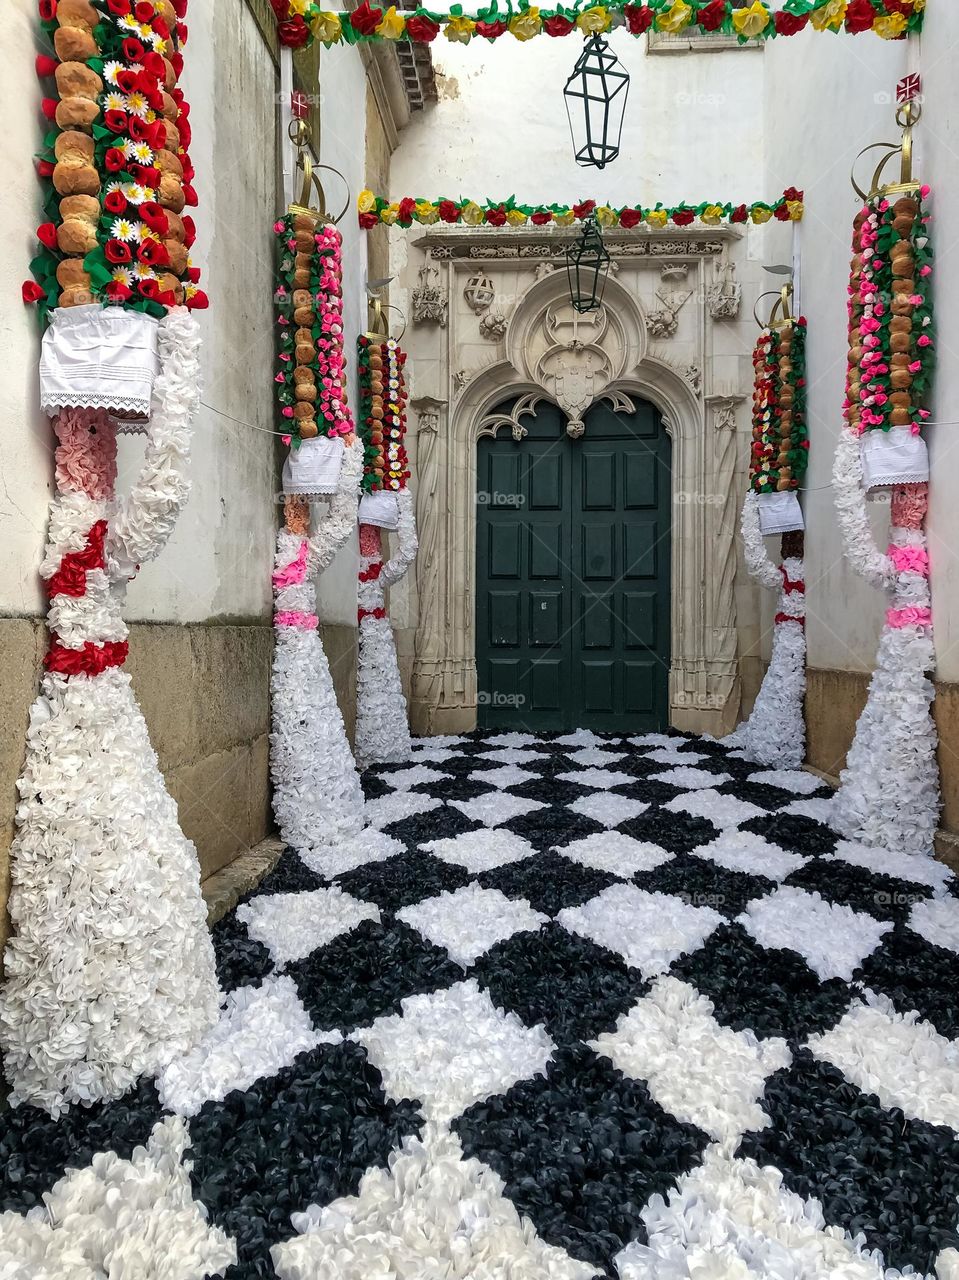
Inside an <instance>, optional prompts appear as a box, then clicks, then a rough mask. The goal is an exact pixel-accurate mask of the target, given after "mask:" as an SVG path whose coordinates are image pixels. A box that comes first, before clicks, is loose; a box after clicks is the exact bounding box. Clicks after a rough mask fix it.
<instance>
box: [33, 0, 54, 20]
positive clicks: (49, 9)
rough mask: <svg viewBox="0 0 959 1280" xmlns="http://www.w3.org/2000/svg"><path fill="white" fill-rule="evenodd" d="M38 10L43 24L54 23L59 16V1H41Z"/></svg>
mask: <svg viewBox="0 0 959 1280" xmlns="http://www.w3.org/2000/svg"><path fill="white" fill-rule="evenodd" d="M38 8H39V10H40V21H41V22H52V21H53V20H54V18H55V17H56V16H57V0H40V4H39V5H38Z"/></svg>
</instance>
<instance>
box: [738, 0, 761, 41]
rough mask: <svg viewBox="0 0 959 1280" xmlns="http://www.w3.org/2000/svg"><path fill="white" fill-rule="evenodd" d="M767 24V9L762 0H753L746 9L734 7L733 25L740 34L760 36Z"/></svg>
mask: <svg viewBox="0 0 959 1280" xmlns="http://www.w3.org/2000/svg"><path fill="white" fill-rule="evenodd" d="M768 25H769V10H768V9H767V8H766V6H765V5H764V4H763V3H762V0H753V3H752V4H751V5H750V6H749V8H748V9H736V10H735V11H734V13H733V26H734V27H735V28H736V32H737V34H739V35H741V36H760V35H762V33H763V32H764V31H765V30H766V27H767V26H768Z"/></svg>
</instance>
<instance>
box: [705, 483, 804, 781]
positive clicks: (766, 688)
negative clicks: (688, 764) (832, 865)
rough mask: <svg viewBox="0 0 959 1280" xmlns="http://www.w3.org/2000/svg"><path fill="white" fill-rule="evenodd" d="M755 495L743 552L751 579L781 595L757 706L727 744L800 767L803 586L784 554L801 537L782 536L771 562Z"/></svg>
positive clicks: (798, 564)
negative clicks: (776, 560)
mask: <svg viewBox="0 0 959 1280" xmlns="http://www.w3.org/2000/svg"><path fill="white" fill-rule="evenodd" d="M758 497H759V495H758V494H755V493H752V492H750V493H748V494H747V495H746V501H745V503H744V504H743V515H742V537H743V553H744V557H745V561H746V568H747V570H748V571H749V574H750V576H751V577H752V578H755V580H756V581H757V582H758V583H759V584H760V585H761V586H763V587H766V588H767V589H768V590H770V591H778V592H779V607H778V609H777V612H776V621H775V630H774V632H773V644H772V653H771V655H770V660H769V666H768V668H767V669H766V674H765V676H764V677H763V682H762V685H761V687H760V690H759V693H758V695H757V697H756V702H755V705H754V706H753V709H752V712H751V714H750V716H749V718H748V720H745V721H743V723H742V724H741V725H739V727H738V728H737V729H736V730H735V732H734V733H732V734H730V735H729V736H728V737H727V738H726V739H725V742H726V744H727V745H728V746H735V747H739V748H740V749H741V750H742V751H744V752H745V753H746V754H747V755H748V756H749V758H750V759H751V760H755V761H757V762H758V763H759V764H768V765H777V766H780V767H782V768H784V769H798V768H799V766H800V765H801V764H802V762H803V760H804V759H805V755H806V720H805V716H804V714H803V698H804V697H805V693H806V584H805V582H804V580H803V574H804V570H803V560H802V557H801V556H800V555H789V554H787V553H788V552H789V551H790V550H793V549H795V550H797V551H798V550H800V549H801V545H802V534H801V533H798V532H790V533H786V534H784V535H783V552H784V555H783V561H782V564H781V565H779V566H778V567H777V566H776V565H775V564H773V562H772V561H771V560H770V558H769V556H768V555H767V554H766V547H765V544H764V542H763V535H762V530H761V529H760V525H759V503H758Z"/></svg>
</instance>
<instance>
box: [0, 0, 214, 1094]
mask: <svg viewBox="0 0 959 1280" xmlns="http://www.w3.org/2000/svg"><path fill="white" fill-rule="evenodd" d="M185 13H186V0H175V3H172V2H171V0H149V2H147V3H142V4H137V5H136V7H135V11H134V8H133V6H131V5H130V4H125V3H124V2H123V0H110V3H109V4H105V5H99V6H94V5H93V4H91V3H86V2H85V0H74V2H73V3H70V4H66V3H64V4H60V5H59V6H58V5H57V4H55V3H49V2H44V3H42V4H41V6H40V15H41V20H42V27H43V31H44V33H45V34H46V36H47V37H49V39H50V41H51V42H52V48H53V52H54V55H55V56H41V57H40V58H38V60H37V71H38V74H39V75H40V76H41V77H43V78H50V79H52V80H53V82H54V83H55V88H56V93H57V97H56V98H47V99H45V100H44V104H43V106H44V111H45V113H46V115H47V116H48V117H49V118H50V120H51V121H52V122H53V127H52V130H51V133H50V135H49V136H48V139H47V142H46V144H45V148H44V151H43V153H42V155H41V161H40V166H39V172H40V175H41V177H42V178H43V179H44V181H45V183H46V185H47V192H46V199H45V209H46V211H47V215H48V217H49V218H50V221H49V222H45V223H43V224H42V225H41V226H40V228H39V229H38V238H39V240H40V243H41V246H42V247H41V252H40V253H39V255H38V256H37V257H36V258H35V259H34V261H33V263H32V264H31V266H32V270H33V274H34V277H35V280H34V282H30V283H29V284H26V285H24V290H23V293H24V299H25V300H26V301H32V302H36V303H38V304H39V311H40V315H41V318H42V319H43V321H44V322H48V327H47V329H46V332H45V333H44V337H43V351H42V357H41V365H40V400H41V403H42V405H43V407H44V408H45V409H46V411H47V412H48V413H49V414H50V415H51V417H52V418H53V427H54V431H55V433H56V436H57V441H58V444H57V448H56V454H55V457H56V475H55V479H56V496H55V499H54V501H53V504H52V506H51V510H50V526H49V531H48V537H47V549H46V555H45V557H44V560H43V562H42V564H41V566H40V573H41V576H42V578H43V580H44V582H45V584H46V588H47V593H48V595H49V599H50V606H49V612H48V625H49V630H50V647H49V651H48V653H47V655H46V659H45V663H44V665H45V667H46V674H45V675H44V677H43V680H42V684H41V689H40V695H39V697H38V698H37V700H36V701H35V703H34V704H33V706H32V708H31V712H30V724H29V729H28V734H27V747H26V758H25V762H24V768H23V773H22V775H21V777H20V778H19V780H18V784H17V785H18V790H19V792H20V800H21V802H20V806H19V808H18V810H17V831H16V835H15V837H14V841H13V846H12V849H11V881H12V883H11V892H10V915H11V920H12V923H13V933H12V936H11V938H10V941H9V943H8V945H7V949H6V954H5V956H4V962H5V982H4V986H3V989H2V991H0V1049H2V1051H3V1059H4V1070H5V1072H6V1075H7V1077H8V1079H9V1081H10V1084H11V1086H12V1090H11V1099H12V1101H13V1102H14V1103H15V1104H17V1103H21V1102H26V1101H29V1102H32V1103H35V1104H36V1105H38V1106H41V1107H45V1108H46V1109H48V1110H49V1111H51V1112H52V1113H54V1114H57V1113H59V1112H60V1111H61V1110H63V1108H64V1107H66V1106H68V1105H69V1104H71V1103H76V1102H81V1103H89V1102H93V1101H96V1100H99V1099H109V1098H116V1097H118V1096H119V1095H120V1094H122V1093H123V1092H124V1091H125V1090H127V1089H128V1088H129V1087H130V1086H131V1085H133V1084H134V1083H135V1082H136V1080H137V1079H138V1078H139V1076H141V1075H142V1074H144V1073H150V1074H153V1073H155V1072H157V1071H158V1070H159V1069H160V1068H161V1067H162V1066H164V1065H165V1064H166V1063H167V1062H169V1061H170V1060H171V1059H172V1058H173V1057H175V1056H176V1055H178V1054H180V1053H183V1052H184V1051H186V1050H188V1049H190V1048H192V1047H193V1046H194V1045H195V1044H196V1043H197V1041H198V1040H199V1039H200V1038H201V1037H202V1036H203V1034H204V1033H205V1032H206V1030H207V1029H208V1028H209V1026H210V1025H211V1024H212V1023H213V1022H214V1021H215V1019H216V1016H217V1008H218V1003H219V991H218V988H217V984H216V976H215V967H214V957H213V949H212V946H211V943H210V937H209V933H208V931H207V928H206V910H205V907H204V904H203V900H202V897H201V894H200V883H199V865H198V861H197V856H196V850H195V848H194V847H193V845H192V843H191V842H190V841H189V840H187V839H186V838H185V837H184V835H183V833H182V832H181V831H180V828H179V825H178V822H177V814H176V807H175V805H174V803H173V800H172V799H171V797H170V795H169V793H168V792H167V790H166V787H165V785H164V782H163V778H162V776H161V774H160V770H159V767H158V764H157V758H156V754H155V753H154V751H153V749H152V747H151V746H150V741H149V737H148V734H147V728H146V725H145V723H144V720H143V716H142V715H141V713H140V710H139V708H138V706H137V704H136V701H135V699H134V696H133V691H132V689H131V687H130V678H129V676H128V675H126V673H125V672H124V671H123V669H122V668H123V663H124V661H125V659H126V656H127V628H126V625H125V623H124V621H123V618H122V615H121V603H122V600H123V595H124V589H125V586H126V584H127V582H128V581H129V580H130V579H131V578H132V577H133V576H134V575H135V574H136V572H137V570H138V569H139V567H140V565H142V564H143V563H145V562H146V561H148V560H150V559H152V558H153V557H155V556H156V555H158V554H159V552H160V551H161V550H162V548H163V547H164V545H165V544H166V541H167V539H168V538H169V536H170V533H171V532H172V530H173V526H174V524H175V522H176V518H177V515H178V512H179V510H180V508H181V506H182V505H183V503H184V501H185V500H186V497H187V494H188V492H189V479H188V474H187V465H188V461H189V448H190V439H191V429H192V421H193V417H194V415H195V413H196V410H197V407H198V404H199V346H200V339H199V329H198V326H197V323H196V321H195V319H194V318H193V317H192V315H191V314H190V312H189V310H188V309H187V308H189V307H199V306H204V305H205V304H206V298H205V296H204V295H203V294H202V293H201V292H200V291H199V290H198V289H197V288H196V280H197V275H198V273H197V272H196V270H195V268H194V267H193V266H192V264H191V262H190V257H189V245H190V244H191V243H192V240H193V236H194V234H195V232H194V229H193V225H192V222H190V221H189V219H188V218H186V217H181V216H180V215H181V213H182V211H183V209H184V207H185V206H186V205H187V204H195V203H196V198H195V196H194V194H193V189H192V186H191V185H190V184H191V181H192V176H193V174H192V169H191V167H190V161H189V156H188V154H187V148H188V146H189V141H190V129H189V121H188V116H189V106H188V105H187V103H186V101H185V99H184V97H183V94H182V92H181V91H180V89H179V88H178V87H177V81H178V78H179V74H180V70H181V67H182V55H181V52H180V50H181V46H182V44H183V42H184V40H185V38H186V26H185V25H184V24H183V23H182V21H181V19H182V18H183V17H184V16H185ZM184 303H185V304H186V305H185V306H184V305H182V304H184ZM118 430H135V431H140V430H143V431H145V433H146V449H145V454H144V460H143V465H142V469H141V471H140V475H139V477H138V479H137V480H136V482H135V484H134V485H133V488H132V490H131V492H130V494H129V496H128V497H127V498H126V499H124V500H121V499H118V498H117V496H116V494H115V492H114V485H115V481H116V474H117V465H116V434H117V431H118Z"/></svg>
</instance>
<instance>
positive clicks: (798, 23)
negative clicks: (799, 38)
mask: <svg viewBox="0 0 959 1280" xmlns="http://www.w3.org/2000/svg"><path fill="white" fill-rule="evenodd" d="M773 19H774V20H775V23H776V35H777V36H795V35H798V34H799V32H800V31H802V29H803V27H804V26H805V25H806V23H807V22H808V21H809V15H808V13H803V14H796V13H782V12H779V13H774V14H773Z"/></svg>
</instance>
